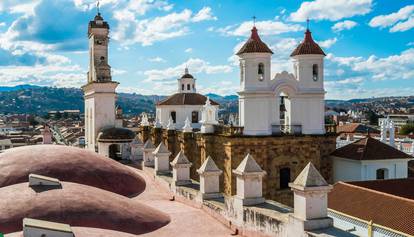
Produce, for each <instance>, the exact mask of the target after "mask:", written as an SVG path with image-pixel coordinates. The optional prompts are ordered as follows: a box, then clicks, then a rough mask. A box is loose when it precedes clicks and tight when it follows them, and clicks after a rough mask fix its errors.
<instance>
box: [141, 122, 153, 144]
mask: <svg viewBox="0 0 414 237" xmlns="http://www.w3.org/2000/svg"><path fill="white" fill-rule="evenodd" d="M141 128H142V132H141V134H142V137H141V138H142V140H143V141H147V140H148V139H149V138H150V135H151V128H150V127H149V126H142V127H141Z"/></svg>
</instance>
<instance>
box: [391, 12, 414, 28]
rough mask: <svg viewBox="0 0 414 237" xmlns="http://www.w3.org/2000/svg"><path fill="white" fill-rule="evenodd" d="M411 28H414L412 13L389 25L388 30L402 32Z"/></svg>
mask: <svg viewBox="0 0 414 237" xmlns="http://www.w3.org/2000/svg"><path fill="white" fill-rule="evenodd" d="M411 28H414V14H413V15H412V16H411V17H410V18H408V20H406V21H403V22H398V23H397V24H395V26H393V27H391V29H390V32H404V31H407V30H410V29H411Z"/></svg>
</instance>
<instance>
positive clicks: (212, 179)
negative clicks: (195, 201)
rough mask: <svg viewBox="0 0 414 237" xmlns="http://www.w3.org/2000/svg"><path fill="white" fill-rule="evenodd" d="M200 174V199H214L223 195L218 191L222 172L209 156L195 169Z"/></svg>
mask: <svg viewBox="0 0 414 237" xmlns="http://www.w3.org/2000/svg"><path fill="white" fill-rule="evenodd" d="M197 172H198V174H199V175H200V199H201V200H207V199H215V198H221V197H223V194H222V193H220V175H221V174H222V173H223V171H221V170H220V169H219V168H218V167H217V165H216V164H215V163H214V160H213V159H212V158H211V157H210V156H209V157H207V159H206V160H205V161H204V163H203V164H202V165H201V167H200V169H198V170H197Z"/></svg>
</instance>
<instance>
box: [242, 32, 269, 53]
mask: <svg viewBox="0 0 414 237" xmlns="http://www.w3.org/2000/svg"><path fill="white" fill-rule="evenodd" d="M244 53H271V54H273V52H272V50H270V48H269V47H268V46H267V45H266V44H265V43H264V42H263V41H262V40H261V39H260V36H259V34H258V33H257V29H256V27H253V29H252V34H251V35H250V38H249V40H247V42H246V43H245V44H244V45H243V46H242V47H241V49H240V50H239V52H237V55H240V54H244Z"/></svg>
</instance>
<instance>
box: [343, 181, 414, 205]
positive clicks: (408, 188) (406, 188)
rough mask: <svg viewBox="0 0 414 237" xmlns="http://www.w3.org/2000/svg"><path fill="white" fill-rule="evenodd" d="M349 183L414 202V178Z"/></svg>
mask: <svg viewBox="0 0 414 237" xmlns="http://www.w3.org/2000/svg"><path fill="white" fill-rule="evenodd" d="M348 183H349V184H352V185H356V186H360V187H364V188H368V189H372V190H377V191H379V192H383V193H388V194H391V195H395V196H399V197H403V198H408V199H412V200H413V201H414V178H407V179H382V180H369V181H357V182H348Z"/></svg>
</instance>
